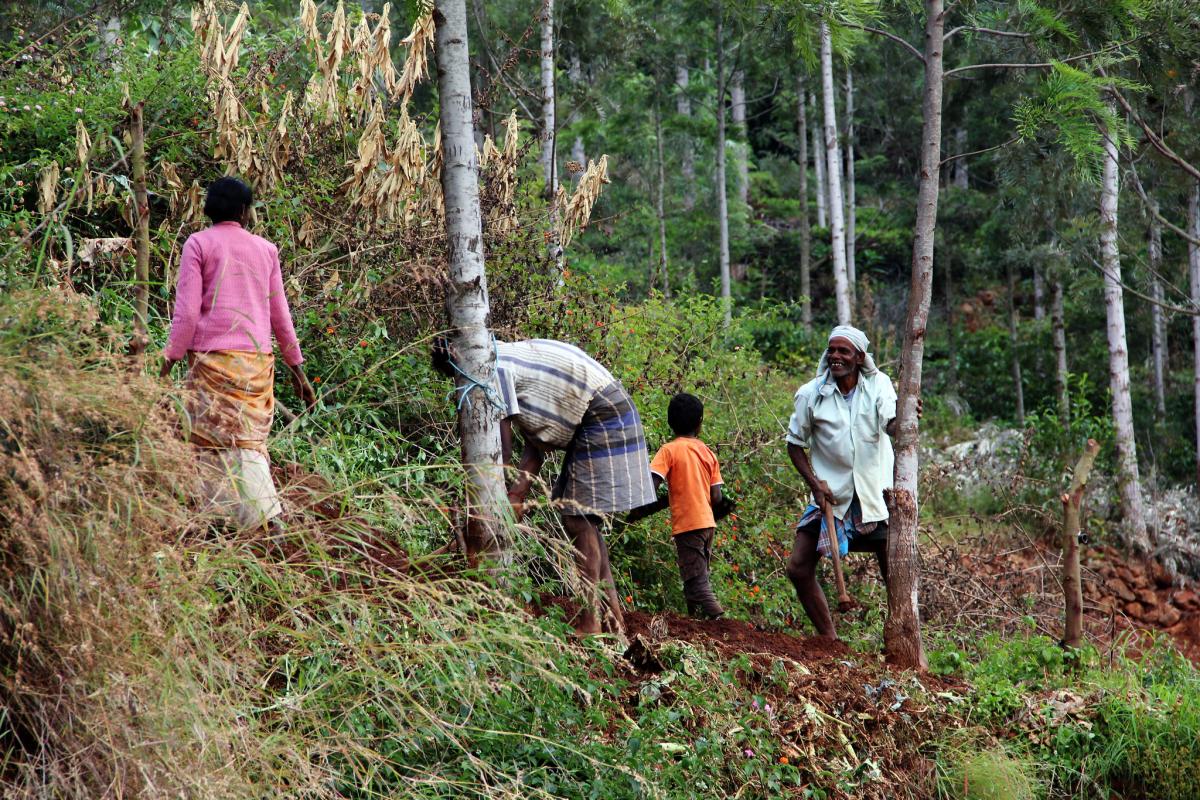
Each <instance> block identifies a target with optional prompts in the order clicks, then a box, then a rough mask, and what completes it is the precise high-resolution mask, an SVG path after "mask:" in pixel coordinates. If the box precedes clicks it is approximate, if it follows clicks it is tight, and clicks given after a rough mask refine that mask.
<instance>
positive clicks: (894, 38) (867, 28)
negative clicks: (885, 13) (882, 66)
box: [846, 22, 925, 64]
mask: <svg viewBox="0 0 1200 800" xmlns="http://www.w3.org/2000/svg"><path fill="white" fill-rule="evenodd" d="M846 27H847V28H857V29H858V30H860V31H866V32H867V33H874V34H878V35H879V36H884V37H887V38H888V39H891V40H892V41H893V42H899V43H900V44H902V45H904V46H905V47H906V48H908V52H910V53H912V54H913V55H914V56H916V57H917V60H918V61H920V62H921V63H922V64H924V63H925V54H924V53H922V52H921V51H920V50H918V49H917V48H915V47H913V46H912V45H911V44H909V43H908V42H907V41H905V39H904V38H903V37H901V36H897V35H896V34H894V33H892V32H891V31H885V30H884V29H883V28H872V27H871V26H870V25H858V24H855V23H852V22H848V23H846Z"/></svg>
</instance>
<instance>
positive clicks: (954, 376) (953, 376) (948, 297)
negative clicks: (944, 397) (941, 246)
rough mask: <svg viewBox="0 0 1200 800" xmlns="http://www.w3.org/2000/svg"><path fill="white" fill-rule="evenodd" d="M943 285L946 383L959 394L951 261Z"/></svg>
mask: <svg viewBox="0 0 1200 800" xmlns="http://www.w3.org/2000/svg"><path fill="white" fill-rule="evenodd" d="M942 286H943V289H944V290H945V292H944V293H945V301H946V352H947V356H946V360H947V361H948V362H949V363H948V364H947V365H946V384H947V389H948V390H949V392H950V394H952V395H957V394H958V335H957V333H956V331H955V329H954V277H953V274H952V270H951V269H950V262H949V261H947V262H946V263H945V264H943V265H942Z"/></svg>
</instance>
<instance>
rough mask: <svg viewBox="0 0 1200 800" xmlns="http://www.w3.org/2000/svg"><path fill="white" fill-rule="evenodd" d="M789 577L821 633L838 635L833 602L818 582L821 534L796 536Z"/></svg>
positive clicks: (800, 532) (810, 617) (799, 534)
mask: <svg viewBox="0 0 1200 800" xmlns="http://www.w3.org/2000/svg"><path fill="white" fill-rule="evenodd" d="M787 576H788V579H789V580H791V582H792V586H794V587H795V589H796V597H797V599H799V600H800V605H802V606H804V613H805V614H808V618H809V620H811V621H812V624H813V627H815V628H816V629H817V634H818V635H819V636H828V637H830V638H833V639H836V638H837V630H836V629H835V628H834V627H833V615H832V614H830V613H829V603H828V601H826V599H825V592H824V591H823V590H822V589H821V587H820V585H819V584H818V583H817V535H816V534H814V533H806V532H804V531H796V539H795V541H794V543H793V544H792V554H791V555H790V556H789V557H788V562H787Z"/></svg>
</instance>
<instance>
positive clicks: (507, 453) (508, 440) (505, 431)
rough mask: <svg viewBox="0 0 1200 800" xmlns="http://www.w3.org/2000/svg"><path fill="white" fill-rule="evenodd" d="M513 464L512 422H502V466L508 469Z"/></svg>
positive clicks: (509, 420)
mask: <svg viewBox="0 0 1200 800" xmlns="http://www.w3.org/2000/svg"><path fill="white" fill-rule="evenodd" d="M511 462H512V420H511V419H509V418H507V417H506V418H505V419H502V420H500V466H502V467H504V468H505V469H508V465H509V463H511Z"/></svg>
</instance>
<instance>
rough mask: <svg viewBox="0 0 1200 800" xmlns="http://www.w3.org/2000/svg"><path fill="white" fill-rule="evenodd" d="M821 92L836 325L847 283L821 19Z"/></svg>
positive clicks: (828, 53) (846, 303) (846, 311)
mask: <svg viewBox="0 0 1200 800" xmlns="http://www.w3.org/2000/svg"><path fill="white" fill-rule="evenodd" d="M821 95H822V97H823V99H824V104H825V166H826V169H827V172H826V179H827V180H828V182H829V239H830V243H829V247H830V251H831V252H830V256H831V258H832V260H833V290H834V296H835V298H836V300H837V320H838V324H839V325H849V324H850V319H851V313H850V286H849V281H848V280H847V278H846V222H845V219H844V215H843V211H844V207H843V205H842V203H843V198H842V157H841V148H840V147H838V126H837V106H836V97H835V94H834V88H833V36H832V34H831V33H830V31H829V22H828V21H826V20H824V19H822V20H821Z"/></svg>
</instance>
